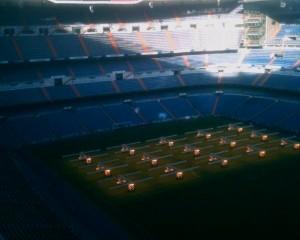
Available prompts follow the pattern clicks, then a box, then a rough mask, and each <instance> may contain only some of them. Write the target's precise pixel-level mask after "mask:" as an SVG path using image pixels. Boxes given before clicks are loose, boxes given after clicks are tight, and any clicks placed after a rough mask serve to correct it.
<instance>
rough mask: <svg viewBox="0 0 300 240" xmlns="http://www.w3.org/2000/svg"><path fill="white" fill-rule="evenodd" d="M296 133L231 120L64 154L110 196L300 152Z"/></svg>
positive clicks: (131, 192) (165, 184) (144, 189)
mask: <svg viewBox="0 0 300 240" xmlns="http://www.w3.org/2000/svg"><path fill="white" fill-rule="evenodd" d="M299 148H300V146H299V143H298V142H297V141H296V136H287V137H282V136H281V135H280V133H279V132H274V131H270V130H268V129H265V128H257V127H255V126H253V125H251V124H243V123H241V122H231V123H228V124H224V125H219V126H216V127H213V128H199V129H195V130H193V131H187V132H184V133H183V134H172V135H166V136H165V135H162V136H160V137H156V138H150V139H146V140H144V141H138V142H127V141H124V143H123V144H121V145H116V146H110V147H107V148H106V149H104V150H102V149H96V150H90V151H87V152H81V153H74V154H69V155H63V156H62V158H63V159H64V160H66V161H67V163H68V165H69V166H70V167H71V168H76V169H77V171H78V172H79V173H80V174H81V175H84V176H85V177H86V178H87V179H88V181H91V182H94V183H96V185H97V186H98V187H99V188H101V189H102V191H105V192H106V193H107V194H108V195H118V194H121V195H123V194H128V192H130V193H129V194H134V192H140V193H142V192H145V191H155V190H156V189H160V188H163V187H166V188H167V187H168V186H170V185H174V184H181V182H182V181H185V182H188V181H190V180H192V179H196V178H201V176H202V175H203V174H204V173H209V172H210V171H211V172H218V171H224V170H225V169H226V168H236V167H239V166H243V165H247V164H250V163H254V162H262V161H268V160H271V159H273V158H274V157H278V156H284V155H285V154H293V153H297V152H299V153H300V150H299Z"/></svg>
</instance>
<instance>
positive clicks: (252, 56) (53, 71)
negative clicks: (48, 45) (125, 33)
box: [0, 49, 300, 86]
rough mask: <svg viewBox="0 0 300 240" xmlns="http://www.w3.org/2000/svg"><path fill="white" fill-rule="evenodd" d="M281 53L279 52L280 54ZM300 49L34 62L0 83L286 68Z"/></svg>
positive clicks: (7, 70)
mask: <svg viewBox="0 0 300 240" xmlns="http://www.w3.org/2000/svg"><path fill="white" fill-rule="evenodd" d="M276 54H278V55H276ZM299 55H300V51H299V50H284V49H279V50H276V51H275V50H274V49H253V50H251V51H250V52H249V53H248V54H247V55H246V56H245V58H244V60H243V61H241V59H242V54H241V53H222V54H209V55H184V56H175V57H160V58H135V59H130V60H126V59H123V60H122V59H119V60H115V61H112V60H107V61H100V62H99V61H97V62H85V61H79V62H70V63H69V64H65V63H56V64H43V65H38V66H37V65H31V66H22V65H21V66H18V67H17V69H18V70H17V71H16V67H15V66H14V67H3V68H2V69H0V71H1V73H2V74H1V75H0V84H2V83H3V84H8V85H12V86H13V85H15V84H17V83H20V82H27V83H28V84H30V83H31V82H37V81H43V80H44V79H49V78H50V77H52V76H67V77H70V78H96V77H99V76H105V75H106V74H109V73H112V72H114V71H126V72H133V73H144V72H152V71H165V70H175V69H179V70H181V69H186V68H192V69H197V68H200V67H204V66H207V65H214V64H217V65H224V64H228V63H230V64H239V63H244V64H249V65H255V66H265V65H268V64H272V65H276V66H279V67H283V68H293V67H295V66H296V65H297V63H299V62H298V61H299Z"/></svg>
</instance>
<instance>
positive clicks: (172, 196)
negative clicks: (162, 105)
mask: <svg viewBox="0 0 300 240" xmlns="http://www.w3.org/2000/svg"><path fill="white" fill-rule="evenodd" d="M228 123H229V121H228V120H224V119H217V118H208V119H201V120H198V119H192V120H188V121H178V122H173V123H164V124H157V125H152V126H142V127H136V128H128V129H121V130H116V131H115V132H113V133H110V134H102V135H99V136H94V137H91V138H85V139H83V140H82V139H77V140H72V141H66V142H60V143H56V144H53V145H51V146H44V147H40V148H39V151H37V154H39V155H41V154H42V155H43V156H44V158H45V160H47V161H48V162H49V163H50V165H51V166H52V167H54V168H55V169H56V170H58V171H60V172H61V174H64V176H66V178H68V179H69V180H70V181H71V182H73V183H74V184H75V185H76V186H77V187H78V188H79V189H80V190H81V191H82V192H83V194H87V195H89V196H90V197H91V198H92V199H93V200H94V201H95V202H97V203H98V205H99V206H100V207H101V208H104V210H105V211H107V212H108V213H110V214H111V215H112V216H113V217H114V218H115V219H116V221H118V222H121V223H123V224H124V225H126V226H127V228H128V229H129V231H130V232H131V233H133V235H134V236H136V238H138V239H141V238H143V237H144V236H152V237H153V238H160V239H164V238H166V237H170V238H177V237H181V238H184V237H185V236H188V235H189V236H191V234H192V233H196V234H201V233H202V234H205V235H207V234H212V235H214V234H217V232H215V229H218V230H220V231H226V230H227V231H228V229H229V230H230V231H233V232H235V233H237V232H239V230H241V229H247V228H246V225H249V226H252V231H253V232H258V231H259V230H264V231H265V232H268V231H271V229H272V228H273V227H274V226H277V224H279V225H280V224H281V227H282V224H283V223H286V224H288V226H290V227H291V228H292V226H294V223H295V222H297V221H298V220H299V217H298V216H299V215H298V214H297V213H299V207H298V208H297V204H296V203H297V202H298V200H300V197H299V196H300V194H299V191H298V190H297V187H298V185H297V183H298V182H300V181H299V180H300V177H299V173H298V172H299V171H298V168H299V152H297V151H295V150H294V149H293V148H292V144H291V143H290V144H289V145H288V146H286V147H284V148H282V147H280V146H279V143H280V139H281V136H280V134H274V135H272V133H273V132H272V131H271V130H264V131H262V132H264V133H269V134H270V139H269V141H267V142H262V141H261V139H260V138H259V137H257V138H255V139H250V137H249V136H250V132H251V130H252V129H257V128H255V127H249V128H248V126H247V124H244V126H245V131H244V132H242V133H241V134H238V133H237V132H236V130H234V131H231V132H228V131H227V124H228ZM221 125H224V127H220V128H217V126H221ZM242 125H243V124H242ZM204 128H215V129H214V130H209V132H211V133H212V134H213V137H212V139H211V140H208V141H207V140H205V139H204V138H203V137H202V138H196V137H195V132H190V131H195V130H197V129H204ZM186 132H190V133H187V134H185V133H186ZM174 134H176V136H173V137H172V139H174V140H175V145H174V147H173V148H169V147H168V146H166V145H157V142H158V140H153V141H152V142H146V141H147V139H152V138H157V137H159V136H168V135H174ZM224 136H225V137H226V136H227V137H228V136H230V137H228V140H229V141H230V140H236V141H237V147H236V148H233V149H231V148H230V147H229V146H228V144H226V145H222V146H221V145H219V139H220V137H224ZM183 138H184V139H183ZM176 140H177V141H176ZM178 140H179V141H178ZM136 141H139V142H140V143H138V144H134V145H132V146H131V147H134V148H136V155H135V156H129V155H128V153H121V152H120V146H117V147H115V148H112V149H109V148H108V147H109V146H116V145H120V144H122V143H131V142H136ZM191 143H195V146H197V147H199V148H200V149H201V157H200V159H195V158H194V156H193V154H192V153H183V146H184V145H185V144H191ZM256 144H259V145H256ZM247 145H251V146H254V145H256V147H255V151H254V152H253V153H252V154H246V153H245V146H247ZM145 146H148V147H147V148H145ZM208 146H210V148H207V147H208ZM106 148H108V149H106ZM54 149H55V151H54ZM92 149H98V150H96V151H95V152H94V153H90V154H91V155H92V157H93V163H92V164H91V165H86V164H85V163H84V162H80V161H78V160H77V157H78V155H77V153H79V152H80V151H82V150H85V151H86V150H92ZM99 149H100V150H99ZM261 149H264V150H266V151H267V156H266V157H265V158H259V157H258V151H259V150H261ZM157 150H159V151H160V152H156V153H153V154H152V155H151V156H152V157H158V158H159V157H160V156H164V155H169V154H172V156H171V157H166V158H162V159H159V167H157V168H151V166H150V164H149V163H147V162H146V163H144V162H142V161H141V160H140V159H141V155H142V154H143V153H144V152H152V151H157ZM223 151H226V152H224V153H220V154H218V155H217V156H218V157H219V159H229V165H228V167H226V168H222V167H221V166H220V163H219V162H217V163H216V164H212V165H210V164H208V155H209V154H210V153H212V152H213V153H218V152H223ZM50 153H51V154H50ZM70 153H76V154H75V155H71V156H70V155H68V156H65V155H66V154H70ZM99 154H100V155H99ZM101 154H102V155H101ZM103 154H105V155H103ZM46 155H47V156H48V157H46ZM93 155H98V156H93ZM62 156H64V157H62ZM232 157H235V158H234V159H231V158H232ZM181 161H184V162H182V163H180V164H178V165H175V166H176V168H177V170H178V171H179V170H180V171H183V172H184V179H183V180H176V178H175V176H174V175H170V176H161V175H163V174H164V168H165V167H166V166H170V165H171V164H172V163H175V162H181ZM97 163H103V165H104V166H105V167H106V168H109V169H111V170H112V174H113V176H118V175H122V176H126V174H130V173H136V174H133V175H129V176H126V177H127V179H128V180H129V181H130V182H136V191H135V192H128V191H127V185H124V186H122V187H118V186H117V185H116V184H115V180H114V178H106V177H104V175H103V173H102V172H96V171H95V167H96V164H97ZM124 164H127V165H126V166H123V167H120V166H122V165H124ZM116 166H119V167H120V168H115V169H114V167H116ZM194 167H197V168H196V169H193V170H192V171H186V169H189V168H194ZM148 177H150V178H151V179H150V180H148V181H145V182H140V183H139V182H138V180H139V179H144V178H148ZM116 186H117V187H118V188H117V189H115V187H116ZM287 203H288V204H287ZM263 226H264V227H263ZM237 227H238V228H237ZM232 228H234V229H235V230H233V229H232Z"/></svg>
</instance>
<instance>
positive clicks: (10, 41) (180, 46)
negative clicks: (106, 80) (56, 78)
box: [0, 28, 241, 62]
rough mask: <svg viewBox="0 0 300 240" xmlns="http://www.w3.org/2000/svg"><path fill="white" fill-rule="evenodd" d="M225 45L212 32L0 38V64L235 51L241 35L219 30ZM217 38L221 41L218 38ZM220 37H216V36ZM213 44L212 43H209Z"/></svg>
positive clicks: (227, 30) (236, 30) (235, 30)
mask: <svg viewBox="0 0 300 240" xmlns="http://www.w3.org/2000/svg"><path fill="white" fill-rule="evenodd" d="M221 35H222V36H223V37H224V39H227V40H226V41H222V42H220V41H218V36H217V33H216V31H211V32H209V33H207V29H206V28H205V30H203V31H200V32H199V31H196V30H176V31H153V32H133V33H104V34H83V35H78V34H71V33H68V34H58V35H50V36H39V35H32V36H30V35H24V36H14V37H6V36H2V37H0V62H5V61H8V62H18V61H24V60H35V61H38V60H43V59H68V58H77V57H103V56H106V55H111V54H140V53H144V52H159V53H164V52H171V51H182V52H190V51H192V50H194V51H203V50H218V49H237V48H238V47H239V41H240V36H241V33H240V31H239V30H238V29H234V28H232V29H227V28H224V29H222V34H221ZM222 36H221V37H222ZM219 37H220V36H219ZM213 39H215V42H213V43H212V40H213Z"/></svg>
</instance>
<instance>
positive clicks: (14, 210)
mask: <svg viewBox="0 0 300 240" xmlns="http://www.w3.org/2000/svg"><path fill="white" fill-rule="evenodd" d="M0 165H1V170H2V171H1V174H0V209H1V210H0V212H1V214H0V238H1V239H22V240H27V239H28V240H29V239H32V240H35V239H36V240H48V239H49V240H50V239H76V238H75V237H74V235H73V233H72V232H71V231H70V229H69V228H67V227H65V226H64V225H63V224H62V223H60V222H59V221H58V220H57V219H56V217H55V216H54V214H53V213H51V212H50V210H48V209H47V208H46V207H45V205H44V204H43V202H42V201H41V200H40V199H39V198H38V197H37V196H36V195H35V193H34V192H33V191H32V189H31V187H30V186H29V185H28V183H27V181H26V179H25V178H24V177H23V175H22V173H21V172H20V170H19V169H18V168H17V167H16V165H15V164H14V161H13V160H12V159H11V158H10V157H9V155H7V154H6V153H4V152H1V162H0Z"/></svg>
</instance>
